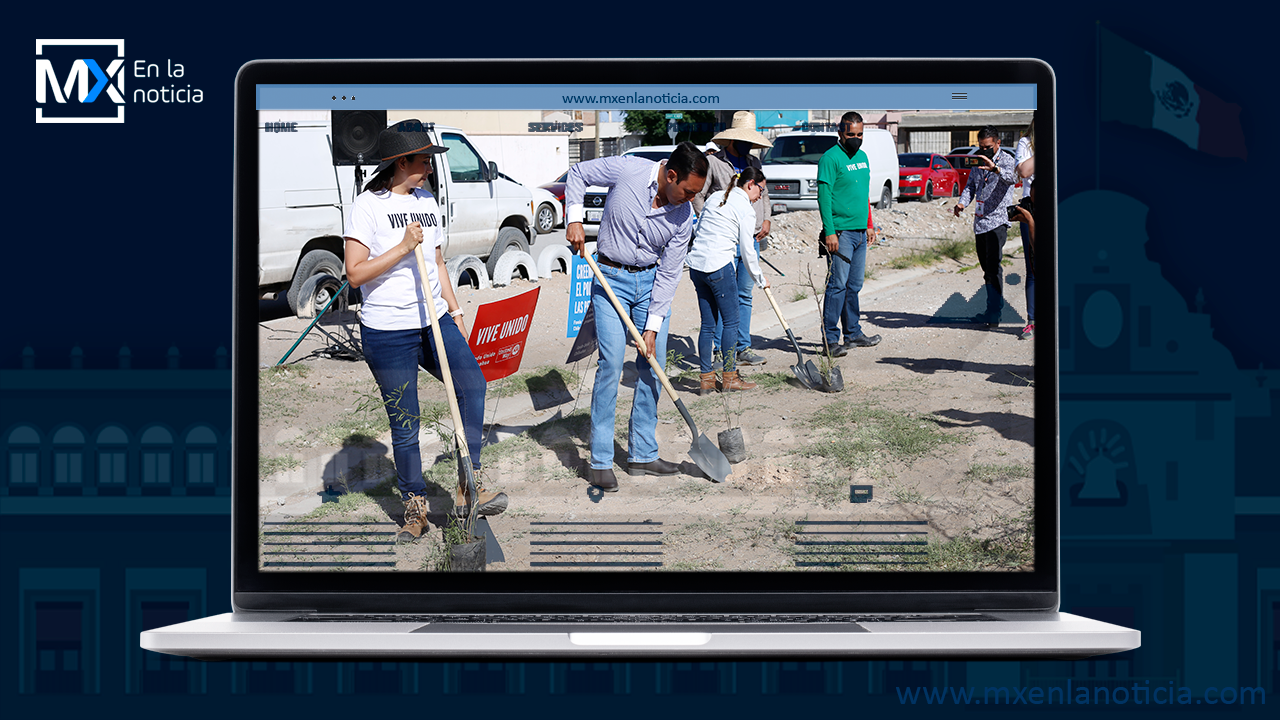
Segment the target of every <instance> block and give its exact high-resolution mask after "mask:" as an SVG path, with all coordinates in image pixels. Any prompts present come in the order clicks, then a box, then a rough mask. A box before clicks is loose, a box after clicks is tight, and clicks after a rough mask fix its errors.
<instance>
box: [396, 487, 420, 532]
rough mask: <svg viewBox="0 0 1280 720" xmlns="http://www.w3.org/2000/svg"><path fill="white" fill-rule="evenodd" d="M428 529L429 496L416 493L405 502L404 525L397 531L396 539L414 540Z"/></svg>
mask: <svg viewBox="0 0 1280 720" xmlns="http://www.w3.org/2000/svg"><path fill="white" fill-rule="evenodd" d="M426 531H427V496H426V495H414V496H412V497H410V498H409V499H408V500H406V501H405V502H404V526H403V527H401V528H400V530H399V531H398V532H396V540H397V541H401V540H403V541H406V542H413V541H415V540H417V539H418V538H420V537H422V533H424V532H426Z"/></svg>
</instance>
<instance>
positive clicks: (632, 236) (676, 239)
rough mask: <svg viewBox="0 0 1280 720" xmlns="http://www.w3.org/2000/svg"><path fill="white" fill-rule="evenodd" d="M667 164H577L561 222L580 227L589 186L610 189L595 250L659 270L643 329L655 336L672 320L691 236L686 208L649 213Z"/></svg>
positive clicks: (624, 159) (610, 160)
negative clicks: (668, 317)
mask: <svg viewBox="0 0 1280 720" xmlns="http://www.w3.org/2000/svg"><path fill="white" fill-rule="evenodd" d="M664 166H665V163H655V162H653V161H652V160H645V159H644V158H640V157H633V156H629V155H624V156H620V157H607V158H599V159H596V160H588V161H586V162H581V163H578V164H577V165H574V166H573V167H572V168H570V169H569V178H568V180H566V182H565V193H564V199H565V205H566V210H565V219H566V220H567V221H568V222H571V223H573V222H582V217H583V212H584V211H583V205H582V202H583V198H584V196H585V195H586V190H587V186H588V185H600V186H603V187H607V188H611V189H610V191H609V201H608V202H607V203H606V204H605V206H604V216H603V217H602V218H601V220H600V230H599V233H598V235H597V236H596V250H597V251H598V252H599V253H600V254H601V255H603V256H605V257H607V258H609V259H610V260H613V261H614V262H619V263H622V264H623V265H639V266H644V265H653V264H654V263H657V264H658V273H657V277H656V278H654V281H653V294H652V295H651V296H650V299H649V317H648V319H647V320H646V321H645V325H644V329H645V330H653V331H654V332H657V331H659V330H661V329H662V321H663V320H665V319H666V317H667V316H668V315H670V314H671V300H672V298H674V297H675V295H676V285H677V284H679V282H680V275H681V272H682V271H683V270H684V256H685V253H686V252H688V250H689V236H690V234H691V232H692V230H693V208H692V207H690V206H689V203H687V202H686V203H681V204H679V205H664V206H663V207H661V208H654V207H653V199H654V198H655V197H656V196H657V194H658V173H659V172H660V171H661V170H662V168H663V167H664Z"/></svg>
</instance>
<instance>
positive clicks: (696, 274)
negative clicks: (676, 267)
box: [689, 263, 741, 373]
mask: <svg viewBox="0 0 1280 720" xmlns="http://www.w3.org/2000/svg"><path fill="white" fill-rule="evenodd" d="M689 278H690V279H692V280H693V290H694V292H696V293H697V294H698V310H699V311H700V313H701V314H702V327H701V329H700V330H699V331H698V363H699V365H700V366H701V368H702V372H704V373H709V372H711V353H712V346H713V345H714V343H713V342H712V339H713V338H714V337H719V339H720V347H722V348H728V350H727V351H725V352H724V369H725V370H733V368H734V359H735V358H736V351H737V349H738V348H739V347H741V345H739V344H738V323H739V319H738V304H739V301H738V276H737V272H736V268H734V263H728V264H726V265H725V266H724V267H722V268H720V269H719V270H716V271H714V272H709V273H704V272H702V271H701V270H694V269H693V268H690V269H689Z"/></svg>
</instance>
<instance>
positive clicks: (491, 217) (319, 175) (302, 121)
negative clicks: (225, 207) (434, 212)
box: [258, 111, 537, 312]
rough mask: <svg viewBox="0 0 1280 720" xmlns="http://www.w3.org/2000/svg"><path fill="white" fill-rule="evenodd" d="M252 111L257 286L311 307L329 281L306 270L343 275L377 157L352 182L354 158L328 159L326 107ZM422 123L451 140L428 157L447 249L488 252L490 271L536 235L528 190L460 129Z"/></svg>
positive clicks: (436, 136)
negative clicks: (354, 211)
mask: <svg viewBox="0 0 1280 720" xmlns="http://www.w3.org/2000/svg"><path fill="white" fill-rule="evenodd" d="M258 120H259V122H258V132H259V133H260V135H259V143H258V156H259V158H258V159H259V161H258V167H259V168H260V175H259V178H258V291H259V293H260V294H261V295H263V296H268V295H270V294H271V293H281V292H285V293H287V298H288V301H289V308H290V309H291V310H293V311H294V312H298V310H299V308H300V307H313V306H314V303H313V302H310V299H308V298H304V297H303V296H304V295H306V294H308V293H309V292H312V291H314V292H316V293H323V294H324V295H325V297H324V298H315V300H321V299H323V300H324V301H327V299H328V297H327V294H328V293H329V292H330V291H331V290H332V288H327V287H323V286H320V285H317V284H316V283H314V282H313V283H310V284H308V283H307V281H308V280H309V279H311V278H313V277H316V276H319V275H331V276H333V277H335V278H342V277H343V276H344V275H345V272H344V266H343V261H342V257H343V250H344V248H345V242H344V241H343V239H342V233H343V229H344V223H343V220H344V214H345V213H346V212H347V208H348V206H349V205H350V204H351V203H352V202H353V201H354V200H355V197H356V195H358V194H359V193H360V191H361V190H362V189H363V187H362V186H363V183H364V182H367V181H368V179H369V178H370V177H371V176H372V174H373V170H374V169H375V168H376V167H377V165H376V163H374V164H372V165H366V166H362V170H363V172H364V180H363V182H361V183H360V184H359V185H358V184H357V182H356V168H355V166H352V165H344V166H337V165H335V164H334V162H333V154H332V151H331V150H330V148H331V147H332V142H333V130H332V121H331V117H330V114H329V112H328V111H285V112H280V111H272V112H269V113H268V112H263V113H260V115H259V118H258ZM423 127H424V129H426V130H427V132H429V133H430V134H431V138H432V141H433V142H435V143H437V144H440V145H444V146H445V147H447V148H449V152H446V153H441V154H439V155H432V156H431V157H432V159H433V160H434V161H435V163H436V164H435V172H433V173H432V174H431V175H430V176H429V179H428V182H429V183H430V185H431V188H430V189H431V192H432V193H433V194H434V195H435V196H436V199H437V200H439V202H440V208H441V221H442V222H443V224H444V229H445V246H444V256H445V258H452V257H457V256H460V255H474V256H476V257H479V258H480V259H482V260H483V259H486V258H487V259H488V261H487V262H486V265H487V266H488V270H489V274H491V275H492V274H493V268H494V265H495V264H496V263H497V261H498V258H499V257H500V256H502V254H503V253H506V252H508V251H512V250H520V251H524V252H528V250H529V244H530V243H532V242H533V241H534V239H535V238H536V233H537V231H536V230H535V225H534V213H535V210H534V207H533V203H534V200H533V196H532V194H531V193H530V191H529V189H528V188H526V187H524V186H523V185H520V184H519V183H516V182H514V181H511V180H508V179H506V178H504V177H503V176H502V175H501V173H499V172H498V167H497V164H496V163H493V162H489V161H487V160H485V158H484V156H483V155H482V154H481V153H480V152H479V151H478V150H476V149H475V147H474V145H473V144H472V142H471V141H470V139H469V138H468V137H467V134H466V133H465V132H463V131H462V130H460V129H458V128H455V127H446V126H443V125H427V124H426V123H424V125H423ZM280 128H284V129H285V131H283V132H281V131H278V130H279V129H280ZM304 286H305V287H304Z"/></svg>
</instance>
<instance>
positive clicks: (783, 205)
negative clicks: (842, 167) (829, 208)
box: [761, 128, 898, 213]
mask: <svg viewBox="0 0 1280 720" xmlns="http://www.w3.org/2000/svg"><path fill="white" fill-rule="evenodd" d="M838 137H839V136H838V135H837V134H836V133H833V132H789V133H782V134H781V135H779V136H778V137H776V138H774V139H773V147H771V148H769V149H768V150H767V151H766V152H765V154H764V157H763V158H761V164H762V165H763V166H764V167H763V168H762V169H763V170H764V177H765V181H766V182H768V184H769V200H770V201H771V202H772V203H773V212H775V213H780V212H790V211H792V210H817V209H818V161H819V160H821V159H822V154H823V153H825V152H826V151H828V150H830V149H831V148H832V147H833V146H834V145H835V144H836V142H837V140H838ZM862 151H863V152H865V153H866V154H867V160H868V162H869V163H870V164H871V187H870V189H869V193H868V198H867V200H868V201H869V202H871V203H873V204H874V205H875V206H876V207H877V208H879V209H881V210H884V209H887V208H888V207H889V205H891V204H892V203H893V201H894V199H896V198H897V197H898V148H897V146H895V145H894V143H893V134H892V133H890V132H889V131H888V130H882V129H880V128H866V130H865V131H864V132H863V135H862Z"/></svg>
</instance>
